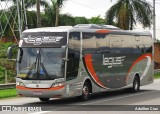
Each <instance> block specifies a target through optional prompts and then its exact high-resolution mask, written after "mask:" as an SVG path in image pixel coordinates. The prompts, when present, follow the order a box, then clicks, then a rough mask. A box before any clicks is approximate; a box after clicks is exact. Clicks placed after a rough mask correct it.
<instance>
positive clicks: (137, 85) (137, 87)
mask: <svg viewBox="0 0 160 114" xmlns="http://www.w3.org/2000/svg"><path fill="white" fill-rule="evenodd" d="M139 90H140V80H139V78H138V77H137V76H135V78H134V80H133V87H132V92H134V93H136V92H138V91H139Z"/></svg>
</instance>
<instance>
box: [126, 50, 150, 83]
mask: <svg viewBox="0 0 160 114" xmlns="http://www.w3.org/2000/svg"><path fill="white" fill-rule="evenodd" d="M148 57H150V58H151V60H152V54H151V53H147V54H144V55H142V56H140V57H139V58H138V59H136V60H135V61H134V62H133V63H132V65H131V67H130V68H129V70H128V72H127V76H126V80H127V79H128V75H129V73H130V72H131V70H132V69H133V67H134V66H135V65H136V64H137V63H138V62H140V61H141V60H143V59H146V58H148ZM146 68H147V67H146Z"/></svg>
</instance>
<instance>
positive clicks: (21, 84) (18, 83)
mask: <svg viewBox="0 0 160 114" xmlns="http://www.w3.org/2000/svg"><path fill="white" fill-rule="evenodd" d="M16 85H17V86H24V83H23V82H17V83H16Z"/></svg>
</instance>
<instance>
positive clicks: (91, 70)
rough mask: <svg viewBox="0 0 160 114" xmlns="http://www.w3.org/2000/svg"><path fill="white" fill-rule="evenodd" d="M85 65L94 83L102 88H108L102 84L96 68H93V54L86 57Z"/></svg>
mask: <svg viewBox="0 0 160 114" xmlns="http://www.w3.org/2000/svg"><path fill="white" fill-rule="evenodd" d="M85 63H86V67H87V69H88V71H89V73H90V76H91V77H92V79H94V81H95V82H96V83H97V84H98V85H99V86H101V87H103V88H106V87H105V86H104V85H103V84H102V82H101V81H100V80H99V78H98V76H97V74H96V72H95V70H94V67H93V63H92V54H87V55H85Z"/></svg>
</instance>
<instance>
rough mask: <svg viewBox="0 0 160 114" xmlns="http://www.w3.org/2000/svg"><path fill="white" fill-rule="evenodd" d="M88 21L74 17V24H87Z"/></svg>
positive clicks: (84, 18)
mask: <svg viewBox="0 0 160 114" xmlns="http://www.w3.org/2000/svg"><path fill="white" fill-rule="evenodd" d="M88 23H89V21H88V19H87V18H86V17H75V24H88Z"/></svg>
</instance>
